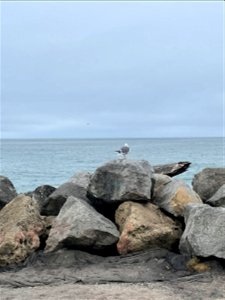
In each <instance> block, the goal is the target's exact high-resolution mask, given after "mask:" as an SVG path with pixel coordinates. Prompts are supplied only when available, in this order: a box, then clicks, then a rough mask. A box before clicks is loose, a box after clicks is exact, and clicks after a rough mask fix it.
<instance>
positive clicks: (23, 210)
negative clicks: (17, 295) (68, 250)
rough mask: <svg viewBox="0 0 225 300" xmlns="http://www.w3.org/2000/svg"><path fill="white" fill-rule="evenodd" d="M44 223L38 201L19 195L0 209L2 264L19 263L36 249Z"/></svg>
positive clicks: (0, 253) (0, 256) (0, 263)
mask: <svg viewBox="0 0 225 300" xmlns="http://www.w3.org/2000/svg"><path fill="white" fill-rule="evenodd" d="M43 230H44V224H43V221H42V218H41V216H40V215H39V209H38V205H37V203H36V202H35V201H34V200H32V199H31V198H30V197H28V196H25V195H22V194H21V195H19V196H17V197H16V198H14V199H13V200H12V201H11V202H10V203H8V204H7V205H6V206H5V207H4V208H3V209H2V210H1V211H0V266H4V265H7V264H13V263H18V262H20V261H22V260H24V259H25V258H26V257H27V256H28V255H29V254H30V253H32V252H33V251H35V250H36V249H37V248H38V247H39V244H40V240H39V235H40V234H41V233H42V232H43Z"/></svg>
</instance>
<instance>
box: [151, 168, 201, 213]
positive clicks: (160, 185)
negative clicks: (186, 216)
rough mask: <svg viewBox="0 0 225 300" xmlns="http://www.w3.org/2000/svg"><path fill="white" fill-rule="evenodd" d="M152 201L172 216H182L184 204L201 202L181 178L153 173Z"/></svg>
mask: <svg viewBox="0 0 225 300" xmlns="http://www.w3.org/2000/svg"><path fill="white" fill-rule="evenodd" d="M153 182H154V188H153V203H154V204H156V205H157V206H159V207H160V208H162V209H164V210H165V211H167V212H169V213H170V214H172V215H174V216H176V217H177V216H183V212H184V209H185V206H186V205H188V204H190V203H202V201H201V199H200V197H199V196H198V195H197V194H196V193H195V192H194V191H193V190H192V189H191V187H190V186H189V185H187V184H186V183H185V182H184V181H183V180H178V179H171V178H169V177H168V176H166V175H156V174H155V175H154V180H153Z"/></svg>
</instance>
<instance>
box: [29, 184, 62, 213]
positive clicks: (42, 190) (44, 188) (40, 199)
mask: <svg viewBox="0 0 225 300" xmlns="http://www.w3.org/2000/svg"><path fill="white" fill-rule="evenodd" d="M55 190H56V188H55V187H53V186H51V185H41V186H39V187H37V188H36V189H35V190H34V191H33V192H30V193H27V194H26V195H27V196H30V197H31V198H33V199H34V200H35V201H36V202H37V203H38V205H39V209H40V211H41V209H42V206H43V204H44V202H45V201H46V199H47V198H48V197H49V196H50V195H51V194H52V193H53V192H54V191H55Z"/></svg>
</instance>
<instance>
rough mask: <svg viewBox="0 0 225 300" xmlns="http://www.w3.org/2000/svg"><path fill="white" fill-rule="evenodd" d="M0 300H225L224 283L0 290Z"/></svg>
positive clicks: (94, 285)
mask: <svg viewBox="0 0 225 300" xmlns="http://www.w3.org/2000/svg"><path fill="white" fill-rule="evenodd" d="M0 299H1V300H28V299H29V300H41V299H45V300H170V299H171V300H178V299H182V300H185V299H193V300H203V299H204V300H207V299H217V300H222V299H225V284H224V281H223V280H221V282H220V281H216V282H211V283H209V282H198V283H196V282H193V283H191V282H188V283H172V284H171V283H167V284H165V283H143V284H128V283H126V284H121V283H120V284H117V283H109V284H85V285H84V284H63V285H59V286H40V287H25V288H24V287H23V288H7V287H4V288H0Z"/></svg>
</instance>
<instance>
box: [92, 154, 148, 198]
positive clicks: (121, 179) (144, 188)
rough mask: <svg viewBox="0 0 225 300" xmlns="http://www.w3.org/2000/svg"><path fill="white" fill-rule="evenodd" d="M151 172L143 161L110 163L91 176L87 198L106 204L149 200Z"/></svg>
mask: <svg viewBox="0 0 225 300" xmlns="http://www.w3.org/2000/svg"><path fill="white" fill-rule="evenodd" d="M152 170H153V169H152V167H151V165H150V164H149V163H148V162H147V161H144V160H140V161H138V160H127V159H117V160H113V161H110V162H108V163H106V164H105V165H103V166H101V167H99V168H98V169H97V170H96V171H95V173H94V174H93V176H92V178H91V181H90V184H89V187H88V197H90V198H94V199H100V200H102V201H105V202H108V203H112V202H123V201H126V200H130V201H147V200H150V199H151V187H152Z"/></svg>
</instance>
